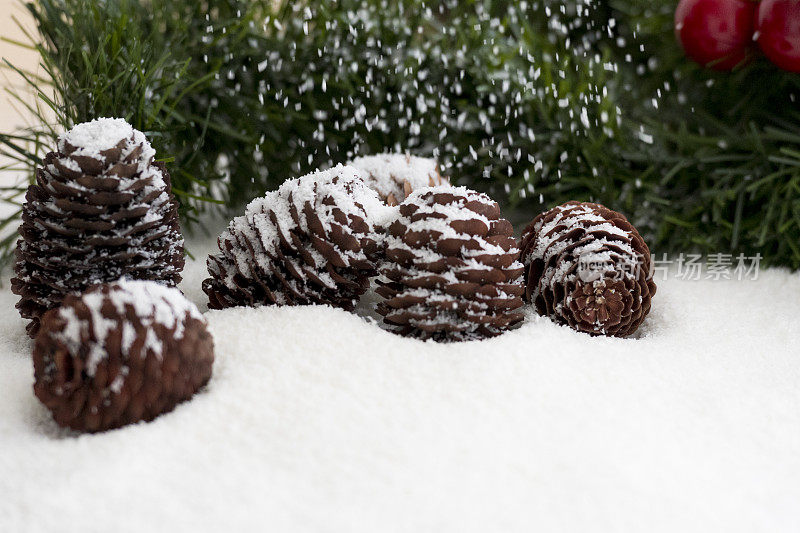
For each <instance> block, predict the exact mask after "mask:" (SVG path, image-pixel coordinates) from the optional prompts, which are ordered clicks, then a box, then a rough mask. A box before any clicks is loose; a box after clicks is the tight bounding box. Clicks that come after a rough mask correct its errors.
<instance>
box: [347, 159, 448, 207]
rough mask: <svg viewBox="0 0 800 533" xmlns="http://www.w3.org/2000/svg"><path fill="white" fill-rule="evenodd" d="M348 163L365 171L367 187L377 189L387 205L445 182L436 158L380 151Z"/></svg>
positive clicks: (446, 180) (394, 203) (446, 181)
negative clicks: (419, 190)
mask: <svg viewBox="0 0 800 533" xmlns="http://www.w3.org/2000/svg"><path fill="white" fill-rule="evenodd" d="M348 165H351V166H354V167H356V168H357V169H359V170H361V171H362V172H364V174H365V176H364V181H365V182H366V184H367V186H368V187H370V188H372V189H375V190H376V191H378V196H380V197H381V200H383V201H384V202H386V203H387V204H388V205H397V204H399V203H400V202H402V201H403V200H405V198H406V196H408V195H409V194H411V192H412V191H415V190H417V189H421V188H422V187H435V186H436V185H448V184H449V183H450V181H449V180H448V178H447V177H446V176H442V175H441V173H440V171H439V165H438V163H436V160H435V159H428V158H424V157H414V156H411V155H406V154H380V155H369V156H364V157H358V158H356V159H353V160H352V161H351V162H350V163H348Z"/></svg>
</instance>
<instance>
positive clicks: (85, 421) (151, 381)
mask: <svg viewBox="0 0 800 533" xmlns="http://www.w3.org/2000/svg"><path fill="white" fill-rule="evenodd" d="M213 362H214V343H213V340H212V338H211V335H210V334H209V332H208V329H207V327H206V321H205V319H204V318H203V316H202V315H201V314H200V312H199V311H198V310H197V308H196V307H195V306H194V304H192V303H191V302H189V301H188V300H187V299H186V298H185V297H184V296H183V295H182V294H181V293H180V291H179V290H178V289H174V288H170V287H165V286H164V285H161V284H159V283H155V282H152V281H130V280H120V281H118V282H115V283H109V284H101V285H96V286H94V287H92V288H91V289H89V290H88V291H86V292H85V293H83V294H82V295H69V296H67V297H66V298H65V299H64V302H63V303H62V305H61V307H59V308H57V309H52V310H50V311H48V312H47V313H45V314H44V316H43V317H42V326H41V329H40V331H39V334H38V335H37V337H36V341H35V343H34V348H33V365H34V376H35V384H34V387H33V388H34V392H35V393H36V397H37V398H39V400H41V402H42V403H43V404H44V405H45V406H47V408H48V409H50V411H51V412H52V414H53V418H54V419H55V421H56V422H57V423H58V424H59V425H61V426H64V427H69V428H72V429H75V430H78V431H88V432H95V431H105V430H108V429H113V428H117V427H120V426H124V425H126V424H133V423H136V422H139V421H142V420H144V421H150V420H152V419H154V418H155V417H157V416H158V415H160V414H162V413H166V412H168V411H171V410H172V409H173V408H174V407H175V406H176V405H177V404H178V403H180V402H183V401H186V400H188V399H189V398H191V397H192V395H193V394H194V393H195V392H197V390H198V389H200V388H201V387H202V386H203V385H205V384H206V383H207V382H208V380H209V379H210V377H211V367H212V364H213Z"/></svg>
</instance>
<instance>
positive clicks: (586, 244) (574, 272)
mask: <svg viewBox="0 0 800 533" xmlns="http://www.w3.org/2000/svg"><path fill="white" fill-rule="evenodd" d="M522 261H523V263H524V264H525V284H526V292H525V297H526V299H527V300H528V301H530V302H533V303H534V305H535V306H536V311H537V312H538V313H539V314H540V315H545V316H548V317H550V318H551V319H553V320H555V321H556V322H558V323H559V324H566V325H569V326H570V327H572V328H574V329H576V330H578V331H583V332H586V333H590V334H592V335H607V336H613V337H626V336H628V335H630V334H632V333H633V332H635V331H636V329H637V328H638V327H639V325H640V324H641V323H642V321H643V320H644V318H645V317H646V316H647V313H649V312H650V301H651V299H652V298H653V295H654V294H655V293H656V284H655V283H654V282H653V280H652V275H651V260H650V250H649V249H648V248H647V244H645V242H644V240H643V239H642V237H641V235H639V232H637V231H636V229H635V228H634V227H633V226H632V225H631V224H630V223H629V222H628V220H627V219H626V218H625V216H624V215H622V214H620V213H617V212H616V211H612V210H611V209H608V208H606V207H603V206H602V205H599V204H592V203H583V202H568V203H566V204H564V205H560V206H558V207H555V208H553V209H551V210H550V211H547V212H545V213H542V214H540V215H539V216H537V217H536V218H535V219H534V220H533V222H531V223H530V225H529V226H528V227H527V228H526V229H525V231H524V233H523V236H522Z"/></svg>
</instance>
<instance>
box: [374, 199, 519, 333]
mask: <svg viewBox="0 0 800 533" xmlns="http://www.w3.org/2000/svg"><path fill="white" fill-rule="evenodd" d="M518 258H519V249H518V248H517V243H516V240H515V239H514V235H513V228H512V226H511V223H510V222H509V221H508V220H506V219H504V218H503V217H502V215H501V213H500V208H499V206H498V205H497V203H495V202H494V201H492V199H491V198H489V197H488V196H486V195H485V194H480V193H477V192H474V191H471V190H469V189H467V188H465V187H450V186H439V187H429V188H424V189H420V190H417V191H414V192H413V193H411V195H409V196H408V198H406V199H405V200H404V201H403V203H401V204H400V207H399V217H398V218H397V219H396V220H395V221H394V222H393V223H392V224H391V225H390V226H389V228H388V233H387V235H386V261H385V263H384V264H383V265H382V266H381V269H380V270H381V274H382V276H383V278H384V279H379V280H378V284H379V287H378V289H377V292H378V294H380V295H381V296H382V297H383V298H384V301H382V302H381V303H380V304H379V305H378V312H379V313H380V314H381V315H383V317H384V322H386V323H387V324H388V325H389V328H390V329H391V330H393V331H395V332H396V333H399V334H402V335H407V336H412V337H417V338H422V339H429V338H430V339H434V340H438V341H454V340H471V339H480V338H485V337H492V336H496V335H499V334H501V333H502V332H503V331H505V330H507V329H508V328H510V327H511V326H513V325H515V324H517V323H518V322H520V321H521V320H522V314H521V313H520V312H518V310H519V307H521V306H522V299H521V296H522V293H523V291H524V287H523V285H522V268H523V267H522V264H521V263H520V262H519V261H518Z"/></svg>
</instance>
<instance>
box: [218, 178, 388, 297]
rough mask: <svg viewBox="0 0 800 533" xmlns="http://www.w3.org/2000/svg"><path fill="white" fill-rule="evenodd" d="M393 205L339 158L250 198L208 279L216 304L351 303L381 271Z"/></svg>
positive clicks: (223, 239)
mask: <svg viewBox="0 0 800 533" xmlns="http://www.w3.org/2000/svg"><path fill="white" fill-rule="evenodd" d="M386 210H389V208H388V207H386V206H385V205H383V204H382V203H381V201H380V199H379V198H378V196H377V194H376V193H375V192H374V191H372V190H370V189H368V188H367V187H366V186H365V185H364V182H363V180H362V179H361V175H360V172H359V171H358V170H356V169H355V168H353V167H348V166H342V165H339V166H337V167H335V168H333V169H330V170H326V171H318V172H314V173H312V174H308V175H306V176H303V177H301V178H298V179H294V180H290V181H286V182H284V184H283V185H282V186H281V187H280V188H279V189H278V190H277V191H275V192H271V193H267V195H266V196H265V197H263V198H258V199H256V200H253V201H252V202H250V204H249V205H248V206H247V209H246V211H245V214H244V216H240V217H237V218H235V219H234V220H233V221H232V222H231V223H230V224H229V226H228V229H227V231H225V232H223V233H222V235H220V237H219V239H218V241H217V242H218V245H219V249H220V253H219V254H217V255H211V256H210V257H209V258H208V262H207V265H208V272H209V274H210V275H211V277H210V278H208V279H206V280H205V281H204V282H203V290H204V291H205V292H206V294H207V295H208V298H209V307H210V308H211V309H222V308H225V307H233V306H237V305H270V304H278V305H305V304H330V305H333V306H335V307H341V308H343V309H347V310H352V309H353V308H354V307H355V303H356V302H357V301H358V298H359V296H360V295H362V294H363V293H364V292H365V291H366V290H367V288H368V287H369V280H370V277H371V276H373V275H374V274H375V271H376V266H375V258H376V255H377V253H378V247H379V240H380V235H379V234H378V233H377V232H376V231H375V229H374V226H373V217H374V216H375V215H376V214H378V215H379V214H380V213H382V212H385V211H386Z"/></svg>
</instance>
